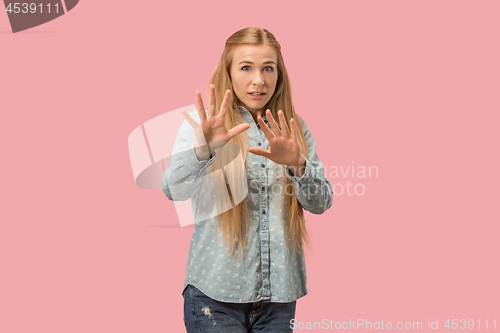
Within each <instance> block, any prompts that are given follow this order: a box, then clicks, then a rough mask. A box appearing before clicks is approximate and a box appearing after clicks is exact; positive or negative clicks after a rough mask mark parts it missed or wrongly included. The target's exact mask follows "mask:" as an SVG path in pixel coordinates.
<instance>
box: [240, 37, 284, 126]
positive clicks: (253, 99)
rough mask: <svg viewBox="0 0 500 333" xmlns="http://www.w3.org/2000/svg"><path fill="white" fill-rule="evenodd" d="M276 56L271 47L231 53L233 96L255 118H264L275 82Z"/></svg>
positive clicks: (259, 47) (256, 46) (254, 47)
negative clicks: (259, 116) (234, 95)
mask: <svg viewBox="0 0 500 333" xmlns="http://www.w3.org/2000/svg"><path fill="white" fill-rule="evenodd" d="M277 64H278V56H277V54H276V50H275V49H274V47H273V46H271V45H266V44H262V45H239V46H236V47H235V49H234V50H233V60H232V63H231V71H230V72H231V81H232V83H233V89H234V93H235V94H236V96H237V97H238V99H239V100H240V101H241V102H242V103H243V106H244V107H245V108H246V109H247V110H248V111H250V113H252V114H253V115H254V116H255V117H256V116H257V115H259V114H260V115H261V116H262V115H264V111H265V106H266V104H267V102H269V100H270V99H271V97H273V94H274V90H275V89H276V82H277V81H278V68H277Z"/></svg>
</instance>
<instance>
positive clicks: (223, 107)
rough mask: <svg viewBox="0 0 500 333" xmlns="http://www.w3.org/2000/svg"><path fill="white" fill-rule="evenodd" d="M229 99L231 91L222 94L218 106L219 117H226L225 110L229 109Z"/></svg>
mask: <svg viewBox="0 0 500 333" xmlns="http://www.w3.org/2000/svg"><path fill="white" fill-rule="evenodd" d="M230 97H231V90H229V89H228V90H226V93H225V94H224V100H223V101H222V104H221V106H220V111H219V116H221V117H223V118H224V117H226V113H227V109H228V108H229V98H230Z"/></svg>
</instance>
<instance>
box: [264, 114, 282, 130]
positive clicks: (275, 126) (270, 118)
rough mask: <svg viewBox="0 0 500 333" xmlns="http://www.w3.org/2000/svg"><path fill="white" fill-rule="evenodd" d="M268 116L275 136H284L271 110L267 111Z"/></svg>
mask: <svg viewBox="0 0 500 333" xmlns="http://www.w3.org/2000/svg"><path fill="white" fill-rule="evenodd" d="M266 115H267V121H268V122H269V124H270V125H271V129H272V130H273V133H274V135H275V136H282V135H281V131H280V129H279V127H278V124H276V121H275V120H274V117H273V114H272V113H271V110H269V109H267V111H266Z"/></svg>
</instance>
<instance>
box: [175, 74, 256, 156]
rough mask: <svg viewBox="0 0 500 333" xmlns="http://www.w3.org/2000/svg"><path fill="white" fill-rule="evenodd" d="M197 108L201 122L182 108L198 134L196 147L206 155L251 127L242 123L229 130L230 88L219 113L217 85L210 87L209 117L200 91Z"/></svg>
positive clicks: (197, 97) (197, 93)
mask: <svg viewBox="0 0 500 333" xmlns="http://www.w3.org/2000/svg"><path fill="white" fill-rule="evenodd" d="M195 97H196V108H197V109H198V115H199V116H200V123H197V122H196V120H194V119H193V118H192V117H191V116H190V115H189V114H187V112H186V111H184V110H181V112H182V114H183V116H184V118H186V120H187V122H188V123H189V124H190V125H191V126H192V127H193V129H194V131H195V134H196V143H195V148H196V149H199V151H200V152H203V153H202V155H203V156H204V157H207V156H209V155H210V154H211V153H212V152H213V151H214V150H215V149H217V148H220V147H222V146H224V145H225V144H226V143H227V142H229V140H231V138H233V137H234V136H236V135H238V134H239V133H241V132H243V131H246V130H247V129H249V128H250V124H240V125H238V126H235V127H234V128H232V129H230V130H228V129H227V127H226V120H225V119H226V114H227V110H228V106H229V98H230V97H231V91H230V90H229V89H228V90H227V91H226V94H225V95H224V100H223V101H222V105H221V107H220V111H219V114H218V115H216V114H215V110H216V105H215V104H216V103H215V101H216V99H215V86H214V85H213V84H211V85H210V87H209V93H208V117H207V115H206V114H205V107H204V106H203V100H202V98H201V94H200V92H199V91H196V93H195Z"/></svg>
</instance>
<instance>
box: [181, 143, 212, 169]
mask: <svg viewBox="0 0 500 333" xmlns="http://www.w3.org/2000/svg"><path fill="white" fill-rule="evenodd" d="M216 156H217V151H215V150H214V151H213V152H212V154H211V155H210V156H209V158H208V159H207V160H201V161H199V160H198V157H196V153H195V152H194V148H193V149H190V150H189V151H188V152H186V154H184V155H183V164H184V165H185V166H186V167H187V168H188V170H189V172H190V173H193V174H197V175H198V174H199V173H200V172H201V171H202V170H203V169H206V168H207V167H208V166H210V165H212V163H214V161H215V157H216Z"/></svg>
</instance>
